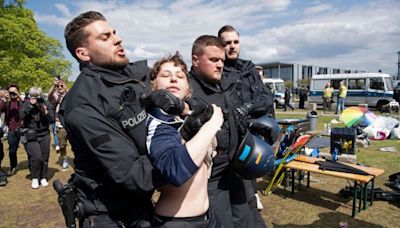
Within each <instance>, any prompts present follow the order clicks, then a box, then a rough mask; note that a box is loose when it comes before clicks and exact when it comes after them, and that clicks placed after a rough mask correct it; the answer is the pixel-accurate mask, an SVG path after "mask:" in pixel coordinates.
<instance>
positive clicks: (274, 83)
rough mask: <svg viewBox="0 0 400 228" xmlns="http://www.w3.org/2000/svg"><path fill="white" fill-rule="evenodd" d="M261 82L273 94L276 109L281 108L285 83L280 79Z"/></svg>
mask: <svg viewBox="0 0 400 228" xmlns="http://www.w3.org/2000/svg"><path fill="white" fill-rule="evenodd" d="M262 81H263V83H264V85H265V86H267V87H268V88H269V89H270V90H271V92H272V94H274V102H275V104H276V107H278V106H283V105H284V104H285V82H284V81H283V80H282V79H280V78H264V79H262Z"/></svg>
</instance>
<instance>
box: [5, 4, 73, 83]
mask: <svg viewBox="0 0 400 228" xmlns="http://www.w3.org/2000/svg"><path fill="white" fill-rule="evenodd" d="M24 2H25V1H24V0H15V1H8V3H5V1H4V0H2V1H0V4H1V5H0V86H2V87H4V86H7V85H8V83H10V82H13V83H18V84H19V85H20V87H21V89H22V90H25V89H28V88H29V87H31V86H40V87H42V88H43V89H44V90H46V89H48V88H49V87H50V86H51V84H52V82H53V78H54V76H55V75H61V77H62V78H64V79H67V78H68V77H69V75H70V74H71V63H70V62H69V61H67V60H66V59H65V58H64V56H63V54H62V46H61V43H60V42H59V41H58V40H56V39H53V38H51V37H48V36H47V35H46V34H45V33H44V32H42V31H41V30H40V29H39V28H38V26H37V24H36V21H35V19H34V17H33V12H32V11H31V10H28V9H25V8H23V4H24Z"/></svg>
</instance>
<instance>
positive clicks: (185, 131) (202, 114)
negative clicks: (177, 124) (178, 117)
mask: <svg viewBox="0 0 400 228" xmlns="http://www.w3.org/2000/svg"><path fill="white" fill-rule="evenodd" d="M213 113H214V110H213V107H212V106H211V105H204V106H197V107H196V109H195V110H193V112H192V114H190V115H188V116H187V117H186V119H185V122H184V124H183V126H182V127H181V130H180V134H181V137H182V138H183V139H184V140H185V141H189V140H190V139H191V138H193V136H194V135H195V134H197V132H198V131H199V130H200V128H201V127H202V126H203V124H204V123H205V122H207V121H208V120H209V119H210V118H211V116H212V115H213Z"/></svg>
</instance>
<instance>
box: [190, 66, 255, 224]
mask: <svg viewBox="0 0 400 228" xmlns="http://www.w3.org/2000/svg"><path fill="white" fill-rule="evenodd" d="M189 76H190V77H189V81H190V86H191V88H192V90H193V93H192V98H193V99H192V100H194V101H195V102H199V103H203V104H208V105H211V104H215V105H217V106H219V107H221V108H222V109H223V110H224V112H227V113H228V114H227V115H225V122H224V124H223V126H222V129H221V130H220V131H218V133H217V142H218V146H217V152H218V154H217V156H216V157H215V158H214V159H213V166H212V172H211V177H210V180H209V182H208V195H209V200H210V209H211V210H213V211H214V212H215V213H216V216H217V218H218V220H219V221H220V222H221V223H222V224H223V226H224V227H234V226H236V227H251V226H250V223H249V222H250V221H248V220H247V219H246V220H242V221H238V220H237V218H239V217H243V218H250V209H249V205H248V203H247V197H246V192H245V186H244V184H243V181H242V179H241V178H239V177H238V176H237V175H236V174H235V172H234V171H233V170H232V169H231V167H230V161H231V160H232V158H233V156H234V154H235V152H236V148H237V146H238V135H237V129H236V126H235V119H234V117H233V115H232V108H231V107H235V106H236V105H237V104H235V103H234V102H237V101H238V98H237V94H236V93H234V92H232V91H233V89H231V88H229V87H228V88H227V90H226V91H224V90H223V89H222V88H221V87H220V85H219V83H217V84H210V83H207V82H206V81H204V80H202V78H201V76H199V75H196V73H194V72H193V71H191V72H189ZM232 86H234V85H232ZM238 214H239V215H240V216H237V215H238ZM242 215H243V216H242Z"/></svg>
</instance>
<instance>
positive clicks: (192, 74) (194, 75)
mask: <svg viewBox="0 0 400 228" xmlns="http://www.w3.org/2000/svg"><path fill="white" fill-rule="evenodd" d="M189 76H190V77H192V78H194V79H195V80H197V81H198V82H199V83H200V84H201V85H202V86H204V87H206V88H208V89H210V90H212V91H214V92H221V91H222V90H221V86H220V82H219V81H218V82H217V83H210V82H207V81H205V80H204V79H203V77H202V76H200V75H199V74H197V73H196V72H195V71H194V70H193V67H192V69H191V70H190V72H189Z"/></svg>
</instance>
